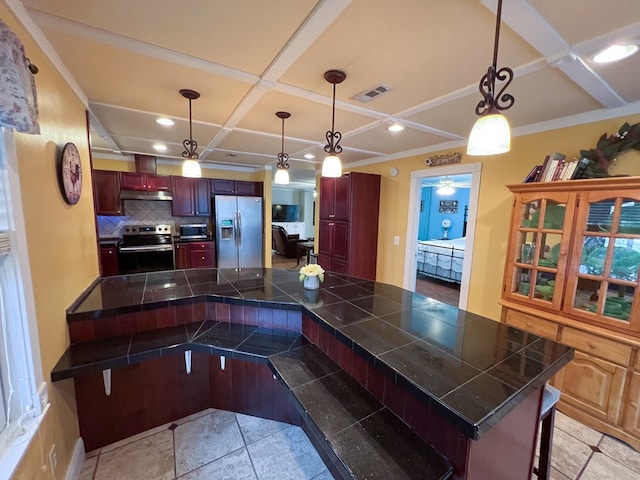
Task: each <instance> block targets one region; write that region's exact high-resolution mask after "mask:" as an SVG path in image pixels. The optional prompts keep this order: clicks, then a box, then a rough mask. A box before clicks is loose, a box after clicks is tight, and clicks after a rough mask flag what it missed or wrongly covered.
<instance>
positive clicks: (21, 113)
mask: <svg viewBox="0 0 640 480" xmlns="http://www.w3.org/2000/svg"><path fill="white" fill-rule="evenodd" d="M32 72H33V73H35V72H37V68H36V67H35V66H34V65H32V64H31V62H30V61H29V59H28V58H27V57H26V56H25V54H24V45H22V42H21V41H20V39H19V38H18V37H17V36H16V35H15V34H14V33H13V32H12V31H11V29H10V28H9V27H8V26H7V25H6V24H5V23H4V22H3V21H2V20H0V126H2V127H7V128H15V129H16V130H17V131H18V132H22V133H35V134H39V133H40V125H38V98H37V95H36V84H35V80H34V76H33V73H32Z"/></svg>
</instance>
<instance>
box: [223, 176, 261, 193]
mask: <svg viewBox="0 0 640 480" xmlns="http://www.w3.org/2000/svg"><path fill="white" fill-rule="evenodd" d="M211 191H212V192H213V194H214V195H241V196H247V197H261V196H262V193H263V186H262V182H245V181H240V180H223V179H219V178H214V179H213V180H211Z"/></svg>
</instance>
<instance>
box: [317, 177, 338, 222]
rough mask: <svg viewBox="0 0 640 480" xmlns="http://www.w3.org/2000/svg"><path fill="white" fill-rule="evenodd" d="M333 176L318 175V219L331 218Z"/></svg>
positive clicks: (333, 190) (333, 202) (333, 188)
mask: <svg viewBox="0 0 640 480" xmlns="http://www.w3.org/2000/svg"><path fill="white" fill-rule="evenodd" d="M335 180H336V179H335V178H327V177H320V198H319V199H318V201H319V202H320V207H319V212H318V213H319V215H320V220H333V211H334V204H335V198H334V192H335V184H336V182H335Z"/></svg>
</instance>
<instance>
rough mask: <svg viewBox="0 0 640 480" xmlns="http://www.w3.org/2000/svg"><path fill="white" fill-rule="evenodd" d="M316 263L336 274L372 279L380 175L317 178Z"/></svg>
mask: <svg viewBox="0 0 640 480" xmlns="http://www.w3.org/2000/svg"><path fill="white" fill-rule="evenodd" d="M319 201H320V207H319V208H320V211H319V213H320V225H319V229H318V237H319V238H318V263H319V264H320V265H322V267H323V268H325V269H326V270H329V271H333V272H337V273H346V274H348V275H353V276H355V277H361V278H367V279H371V280H375V278H376V259H377V255H378V213H379V208H380V175H372V174H367V173H348V174H346V175H343V176H342V177H338V178H326V177H322V178H320V200H319Z"/></svg>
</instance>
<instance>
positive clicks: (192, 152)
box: [180, 88, 202, 178]
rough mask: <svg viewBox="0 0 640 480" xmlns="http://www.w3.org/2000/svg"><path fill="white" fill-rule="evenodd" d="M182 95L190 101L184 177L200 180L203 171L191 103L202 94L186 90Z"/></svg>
mask: <svg viewBox="0 0 640 480" xmlns="http://www.w3.org/2000/svg"><path fill="white" fill-rule="evenodd" d="M180 95H182V96H183V97H184V98H187V99H188V100H189V138H188V139H186V140H184V141H183V142H182V145H184V152H182V156H183V157H184V158H185V161H184V162H183V163H182V176H183V177H194V178H200V177H202V170H201V169H200V163H199V162H198V152H197V150H198V142H196V141H195V140H194V139H193V125H192V121H191V101H192V100H197V99H198V98H200V94H199V93H198V92H196V91H195V90H188V89H186V88H184V89H182V90H180Z"/></svg>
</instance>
